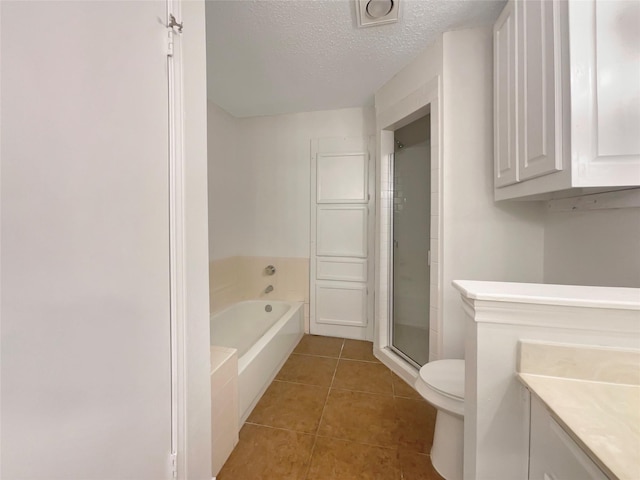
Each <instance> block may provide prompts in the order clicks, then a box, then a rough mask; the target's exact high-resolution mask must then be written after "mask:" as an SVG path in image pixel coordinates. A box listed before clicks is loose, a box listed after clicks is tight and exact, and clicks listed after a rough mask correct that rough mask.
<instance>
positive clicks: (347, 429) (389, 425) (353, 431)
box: [318, 389, 398, 447]
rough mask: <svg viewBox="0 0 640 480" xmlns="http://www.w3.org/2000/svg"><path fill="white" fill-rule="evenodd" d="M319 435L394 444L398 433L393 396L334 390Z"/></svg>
mask: <svg viewBox="0 0 640 480" xmlns="http://www.w3.org/2000/svg"><path fill="white" fill-rule="evenodd" d="M318 435H321V436H325V437H333V438H339V439H343V440H351V441H354V442H360V443H367V444H370V445H378V446H383V447H395V446H396V445H397V442H398V433H397V423H396V413H395V408H394V402H393V397H391V396H386V395H378V394H373V393H361V392H351V391H347V390H335V389H331V391H330V392H329V398H328V399H327V404H326V405H325V408H324V413H323V415H322V421H321V422H320V428H319V429H318Z"/></svg>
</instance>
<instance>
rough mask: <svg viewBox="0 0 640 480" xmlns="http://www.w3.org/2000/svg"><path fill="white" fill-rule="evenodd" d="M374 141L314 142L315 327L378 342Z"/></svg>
mask: <svg viewBox="0 0 640 480" xmlns="http://www.w3.org/2000/svg"><path fill="white" fill-rule="evenodd" d="M373 153H374V152H373V139H369V138H360V137H357V138H323V139H316V140H313V141H312V142H311V177H312V179H311V197H312V202H311V271H310V275H311V278H310V287H311V295H310V296H311V303H310V322H311V324H310V329H311V333H313V334H317V335H327V336H338V337H347V338H355V339H362V340H372V336H373V298H372V297H373V295H372V292H373V286H372V280H373V268H372V257H373V231H372V229H373V222H372V218H373V212H372V206H373V201H372V189H373V175H374V171H373V167H372V165H371V162H372V159H373V158H374V155H373Z"/></svg>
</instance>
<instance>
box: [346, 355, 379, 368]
mask: <svg viewBox="0 0 640 480" xmlns="http://www.w3.org/2000/svg"><path fill="white" fill-rule="evenodd" d="M340 360H346V361H347V362H361V363H372V364H374V365H382V366H383V367H385V368H389V367H387V366H386V365H385V364H383V363H381V362H375V361H373V360H361V359H359V358H347V357H343V356H341V357H340Z"/></svg>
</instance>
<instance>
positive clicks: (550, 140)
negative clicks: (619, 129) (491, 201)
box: [498, 0, 563, 180]
mask: <svg viewBox="0 0 640 480" xmlns="http://www.w3.org/2000/svg"><path fill="white" fill-rule="evenodd" d="M559 11H560V2H556V1H553V2H552V1H537V0H536V1H523V2H518V9H517V22H516V23H517V29H518V35H517V48H518V54H517V57H518V93H519V95H518V98H519V102H520V104H519V105H518V163H519V172H518V175H519V180H526V179H529V178H533V177H539V176H541V175H546V174H549V173H553V172H557V171H559V170H562V148H561V147H562V131H561V125H562V113H563V112H562V98H561V97H562V88H561V68H560V53H561V43H560V41H561V35H560V22H559V20H560V13H559ZM498 115H499V116H500V113H499V112H498Z"/></svg>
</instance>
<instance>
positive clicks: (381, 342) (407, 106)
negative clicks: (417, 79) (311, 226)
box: [374, 75, 443, 384]
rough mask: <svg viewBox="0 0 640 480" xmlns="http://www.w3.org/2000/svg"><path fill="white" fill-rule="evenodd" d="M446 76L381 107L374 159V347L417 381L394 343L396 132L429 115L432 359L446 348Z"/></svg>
mask: <svg viewBox="0 0 640 480" xmlns="http://www.w3.org/2000/svg"><path fill="white" fill-rule="evenodd" d="M441 101H442V78H441V76H440V75H437V76H436V77H434V78H433V79H431V80H430V81H429V82H428V83H426V84H425V85H423V86H422V87H420V88H418V89H416V90H414V91H413V92H411V93H409V94H408V95H407V96H406V97H404V98H403V99H401V100H399V101H398V102H397V103H395V104H393V105H391V106H389V107H388V108H387V109H385V110H383V111H378V112H377V118H376V122H377V132H378V145H377V147H378V148H377V151H378V152H379V153H378V155H377V162H376V203H377V206H376V211H377V217H376V220H377V222H376V223H377V228H376V246H375V250H376V253H375V262H376V269H375V277H376V278H375V290H376V329H375V330H376V331H375V336H374V353H375V355H376V357H377V358H378V359H380V361H382V362H383V363H384V364H385V365H386V366H387V367H389V368H390V369H391V370H392V371H393V372H394V373H396V374H397V375H398V376H400V377H401V378H403V379H404V380H405V381H406V382H408V383H411V384H413V382H415V380H416V378H417V376H418V369H417V368H416V367H415V366H413V365H411V364H409V363H408V362H407V361H406V360H405V359H404V358H403V357H402V356H400V355H398V354H397V353H396V352H394V351H393V350H392V348H391V334H390V328H391V318H392V315H393V312H392V308H393V304H392V301H393V299H392V297H391V295H392V290H391V288H392V285H393V277H392V275H393V270H392V268H393V266H392V264H391V261H392V256H391V254H390V248H392V245H393V238H392V237H391V234H392V224H391V218H392V217H391V215H392V212H393V171H392V170H390V168H391V166H392V164H393V162H392V160H393V155H394V147H395V140H394V137H395V135H394V132H395V130H397V129H399V128H401V127H404V126H405V125H408V124H409V123H411V122H413V121H415V120H417V119H419V118H420V117H423V116H425V115H427V114H430V115H431V120H430V128H431V136H430V138H431V142H430V143H431V233H430V236H431V238H430V250H431V272H430V279H429V288H430V291H429V305H430V306H429V361H430V362H431V361H434V360H437V359H438V358H440V355H441V353H440V352H441V351H442V333H441V332H442V303H443V294H442V292H443V288H442V283H443V268H442V258H443V255H442V248H441V245H442V204H443V201H442V197H443V195H442V184H443V182H442V175H443V164H442V149H441V148H440V145H442V143H443V119H442V104H441Z"/></svg>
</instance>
